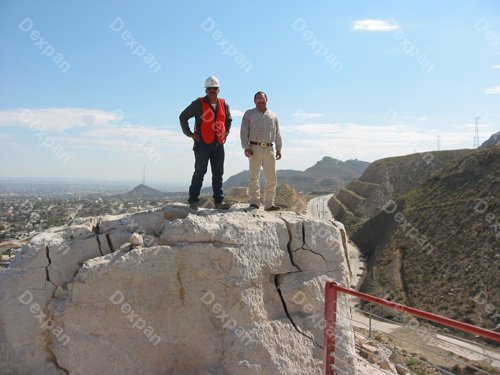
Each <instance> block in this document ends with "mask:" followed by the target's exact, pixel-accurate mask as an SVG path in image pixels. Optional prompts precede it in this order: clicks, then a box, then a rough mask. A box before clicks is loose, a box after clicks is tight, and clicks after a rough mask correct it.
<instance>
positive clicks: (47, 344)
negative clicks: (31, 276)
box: [42, 245, 69, 375]
mask: <svg viewBox="0 0 500 375" xmlns="http://www.w3.org/2000/svg"><path fill="white" fill-rule="evenodd" d="M45 255H46V256H47V266H46V267H45V277H46V280H45V281H46V282H47V281H48V282H49V283H51V284H52V286H53V287H54V291H53V293H52V297H51V298H50V299H49V300H48V301H47V304H46V305H45V308H44V309H42V311H43V313H44V314H45V317H47V321H49V320H50V321H53V320H52V314H50V313H49V305H50V303H51V302H53V301H54V297H55V293H56V289H57V285H56V284H55V283H54V282H53V281H52V280H50V273H49V267H50V265H51V264H52V259H50V251H49V245H45ZM51 328H52V327H48V326H47V328H46V330H45V331H44V332H43V336H44V337H45V350H46V351H47V355H48V357H49V360H50V361H52V363H53V364H54V366H55V367H56V368H58V369H60V370H62V371H64V372H65V373H66V374H68V375H69V371H68V370H66V369H65V368H63V367H61V366H60V365H59V363H58V361H57V357H56V355H55V353H54V352H53V351H52V349H51V348H50V344H51V343H52V336H51Z"/></svg>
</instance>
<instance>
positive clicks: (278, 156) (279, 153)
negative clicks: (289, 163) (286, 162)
mask: <svg viewBox="0 0 500 375" xmlns="http://www.w3.org/2000/svg"><path fill="white" fill-rule="evenodd" d="M280 159H281V151H276V160H280Z"/></svg>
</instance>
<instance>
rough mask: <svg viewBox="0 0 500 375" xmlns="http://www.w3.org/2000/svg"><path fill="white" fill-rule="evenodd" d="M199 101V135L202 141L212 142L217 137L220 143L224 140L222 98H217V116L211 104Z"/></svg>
mask: <svg viewBox="0 0 500 375" xmlns="http://www.w3.org/2000/svg"><path fill="white" fill-rule="evenodd" d="M199 99H200V101H201V125H200V136H201V139H202V140H203V142H204V143H206V144H212V143H214V141H215V140H216V139H217V142H219V143H220V144H221V145H222V144H224V143H225V142H226V106H225V102H224V99H220V98H217V117H216V115H215V110H214V107H212V104H210V103H208V102H206V101H205V98H199Z"/></svg>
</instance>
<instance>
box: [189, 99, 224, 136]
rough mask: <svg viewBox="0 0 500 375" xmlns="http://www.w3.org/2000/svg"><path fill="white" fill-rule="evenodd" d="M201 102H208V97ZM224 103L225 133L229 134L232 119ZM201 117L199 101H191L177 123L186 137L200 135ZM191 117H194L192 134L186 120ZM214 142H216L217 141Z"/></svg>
mask: <svg viewBox="0 0 500 375" xmlns="http://www.w3.org/2000/svg"><path fill="white" fill-rule="evenodd" d="M203 100H204V101H206V102H209V100H208V96H206V95H205V97H204V98H203ZM224 103H225V107H226V133H229V130H230V129H231V122H232V121H233V118H232V117H231V112H230V111H229V105H228V104H227V103H226V101H225V100H224ZM201 115H202V110H201V102H200V100H199V99H196V100H193V102H192V103H191V104H190V105H188V107H187V108H186V109H185V110H184V111H182V113H181V114H180V116H179V121H180V123H181V127H182V132H183V133H184V134H186V135H187V136H188V137H190V136H192V135H193V133H197V134H200V126H201ZM192 117H194V132H192V131H191V129H190V128H189V122H188V120H189V119H190V118H192ZM215 142H217V140H216V141H215Z"/></svg>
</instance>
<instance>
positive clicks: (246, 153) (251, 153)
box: [245, 148, 253, 158]
mask: <svg viewBox="0 0 500 375" xmlns="http://www.w3.org/2000/svg"><path fill="white" fill-rule="evenodd" d="M252 155H253V151H252V150H250V149H249V148H247V149H246V150H245V156H246V157H247V158H249V157H250V156H252Z"/></svg>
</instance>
